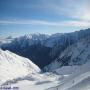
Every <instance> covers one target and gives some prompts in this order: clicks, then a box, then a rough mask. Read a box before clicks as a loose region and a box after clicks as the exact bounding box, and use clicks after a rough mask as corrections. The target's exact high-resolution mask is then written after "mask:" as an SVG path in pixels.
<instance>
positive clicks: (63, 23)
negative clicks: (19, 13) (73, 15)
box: [0, 20, 90, 27]
mask: <svg viewBox="0 0 90 90" xmlns="http://www.w3.org/2000/svg"><path fill="white" fill-rule="evenodd" d="M0 24H4V25H6V24H7V25H8V24H25V25H29V24H30V25H46V26H60V27H62V26H75V27H90V21H74V20H72V21H70V20H69V21H60V22H50V21H45V20H0Z"/></svg>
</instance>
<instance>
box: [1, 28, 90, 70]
mask: <svg viewBox="0 0 90 90" xmlns="http://www.w3.org/2000/svg"><path fill="white" fill-rule="evenodd" d="M89 36H90V29H86V30H80V31H76V32H72V33H64V34H62V33H57V34H52V35H46V34H39V33H37V34H30V35H25V36H21V37H17V38H15V39H13V40H12V42H10V43H5V44H3V45H2V46H1V48H2V49H4V50H10V51H12V52H14V53H16V54H19V55H21V56H24V57H26V58H29V59H31V60H32V61H33V62H34V63H35V64H37V65H38V66H39V67H40V68H43V67H45V66H46V65H48V64H50V63H51V62H52V61H54V60H55V59H56V58H58V57H59V55H60V54H61V53H62V51H64V50H65V49H66V48H67V47H68V46H70V45H72V44H74V43H77V42H78V41H79V40H81V39H83V38H86V37H89Z"/></svg>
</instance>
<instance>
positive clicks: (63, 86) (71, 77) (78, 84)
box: [47, 61, 90, 90]
mask: <svg viewBox="0 0 90 90" xmlns="http://www.w3.org/2000/svg"><path fill="white" fill-rule="evenodd" d="M68 69H69V70H68ZM64 70H65V71H64ZM56 72H59V74H63V75H67V76H68V77H67V79H64V80H63V81H62V82H61V83H60V84H59V85H57V86H56V87H52V88H49V89H47V90H90V61H89V62H87V63H86V64H84V65H81V66H71V68H70V66H66V67H65V66H64V67H62V68H61V69H58V70H56Z"/></svg>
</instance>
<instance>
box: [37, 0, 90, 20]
mask: <svg viewBox="0 0 90 90" xmlns="http://www.w3.org/2000/svg"><path fill="white" fill-rule="evenodd" d="M40 6H41V8H42V9H44V10H45V9H46V10H47V11H48V10H50V12H53V13H56V14H58V15H62V16H65V17H69V18H71V19H79V20H85V21H90V0H45V1H44V0H42V4H41V5H40ZM37 8H38V7H37ZM39 8H40V7H39Z"/></svg>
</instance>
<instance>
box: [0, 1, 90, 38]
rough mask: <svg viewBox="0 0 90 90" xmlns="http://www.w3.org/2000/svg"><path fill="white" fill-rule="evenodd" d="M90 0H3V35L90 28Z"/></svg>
mask: <svg viewBox="0 0 90 90" xmlns="http://www.w3.org/2000/svg"><path fill="white" fill-rule="evenodd" d="M89 9H90V0H0V36H1V37H7V36H9V35H12V36H20V35H24V34H29V33H37V32H39V33H47V34H52V33H65V32H73V31H76V30H80V29H84V28H88V27H90V10H89Z"/></svg>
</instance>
